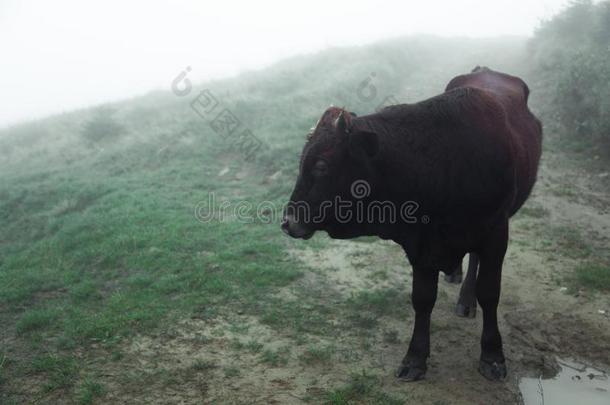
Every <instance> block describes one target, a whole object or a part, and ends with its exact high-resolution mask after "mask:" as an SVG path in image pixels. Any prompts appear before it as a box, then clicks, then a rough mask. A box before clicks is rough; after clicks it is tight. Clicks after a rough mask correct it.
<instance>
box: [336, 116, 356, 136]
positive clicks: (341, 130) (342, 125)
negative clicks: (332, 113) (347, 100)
mask: <svg viewBox="0 0 610 405" xmlns="http://www.w3.org/2000/svg"><path fill="white" fill-rule="evenodd" d="M351 118H352V116H351V115H350V114H348V115H345V111H341V113H339V116H338V117H337V119H336V120H335V121H334V122H333V126H334V127H335V131H337V133H338V134H340V135H344V134H349V133H350V132H351V130H352V119H351Z"/></svg>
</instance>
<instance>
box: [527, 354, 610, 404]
mask: <svg viewBox="0 0 610 405" xmlns="http://www.w3.org/2000/svg"><path fill="white" fill-rule="evenodd" d="M557 362H558V363H559V365H560V366H561V371H559V373H558V374H557V375H556V376H555V377H554V378H549V379H537V378H522V379H521V381H520V382H519V389H520V390H521V395H522V396H523V402H524V403H525V405H545V404H546V405H564V404H565V405H574V404H578V405H598V404H599V405H608V404H610V379H609V378H608V375H607V374H606V373H604V372H603V371H601V370H597V369H595V368H592V367H588V366H586V365H584V364H581V363H578V362H575V361H573V360H563V359H557Z"/></svg>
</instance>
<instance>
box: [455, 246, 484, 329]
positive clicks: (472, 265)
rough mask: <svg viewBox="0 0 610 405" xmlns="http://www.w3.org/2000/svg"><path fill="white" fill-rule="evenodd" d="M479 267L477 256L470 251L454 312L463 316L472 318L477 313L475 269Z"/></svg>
mask: <svg viewBox="0 0 610 405" xmlns="http://www.w3.org/2000/svg"><path fill="white" fill-rule="evenodd" d="M478 267H479V256H478V255H477V254H476V253H470V257H469V259H468V272H467V273H466V278H465V279H464V282H463V283H462V288H461V289H460V297H459V298H458V302H457V305H456V306H455V313H456V314H457V315H458V316H462V317H464V318H474V317H475V316H476V313H477V295H476V286H477V270H478Z"/></svg>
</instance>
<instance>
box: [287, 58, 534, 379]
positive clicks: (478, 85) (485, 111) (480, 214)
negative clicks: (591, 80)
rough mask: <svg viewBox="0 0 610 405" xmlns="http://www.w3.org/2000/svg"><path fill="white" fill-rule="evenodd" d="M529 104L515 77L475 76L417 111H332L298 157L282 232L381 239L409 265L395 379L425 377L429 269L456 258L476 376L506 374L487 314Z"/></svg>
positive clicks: (527, 139)
mask: <svg viewBox="0 0 610 405" xmlns="http://www.w3.org/2000/svg"><path fill="white" fill-rule="evenodd" d="M528 95H529V90H528V87H527V85H526V84H525V83H524V82H523V80H521V79H519V78H517V77H514V76H509V75H507V74H503V73H498V72H494V71H492V70H489V69H487V68H478V67H477V68H476V69H475V70H474V71H473V72H472V73H470V74H466V75H462V76H458V77H456V78H454V79H453V80H452V81H451V82H450V83H449V85H448V86H447V89H446V91H445V92H444V93H443V94H440V95H438V96H436V97H433V98H430V99H428V100H425V101H422V102H419V103H416V104H403V105H396V106H390V107H386V108H385V109H383V110H382V111H380V112H379V113H375V114H370V115H366V116H362V117H356V116H355V115H354V114H353V113H350V112H348V111H346V110H344V109H341V108H336V107H331V108H329V109H327V110H326V111H325V112H324V114H323V115H322V117H321V118H320V120H319V122H318V124H317V125H316V127H315V129H314V131H313V132H312V133H311V134H310V137H309V140H308V142H307V143H306V144H305V146H304V148H303V153H302V156H301V161H300V173H299V176H298V179H297V182H296V186H295V188H294V191H293V193H292V195H291V197H290V202H289V204H288V206H287V207H286V210H285V212H284V219H283V222H282V229H283V231H284V232H286V233H287V234H288V235H290V236H292V237H295V238H302V239H308V238H310V237H311V236H312V235H313V234H314V233H315V231H318V230H324V231H326V232H327V233H328V234H329V235H330V237H332V238H342V239H345V238H354V237H358V236H364V235H376V236H379V237H381V238H383V239H391V240H393V241H395V242H396V243H398V244H399V245H400V246H402V247H403V249H404V251H405V252H406V255H407V257H408V259H409V262H410V263H411V266H412V267H413V286H412V293H411V299H412V303H413V307H414V309H415V325H414V329H413V335H412V337H411V343H410V344H409V349H408V352H407V354H406V356H405V357H404V359H403V360H402V365H401V366H400V367H399V369H398V371H397V376H398V377H400V378H402V379H404V380H406V381H414V380H418V379H420V378H422V377H423V376H424V375H425V372H426V360H427V358H428V356H429V354H430V315H431V313H432V308H433V307H434V303H435V301H436V295H437V283H438V277H439V271H443V272H445V273H446V274H451V273H453V272H454V271H455V269H457V268H459V266H460V264H461V260H462V258H463V257H464V255H465V254H466V253H471V259H472V260H471V265H470V266H469V267H470V268H471V270H473V271H469V274H468V275H467V276H466V280H465V281H464V284H463V288H462V291H461V294H460V303H462V304H464V303H466V304H468V305H470V306H472V305H474V307H476V303H475V296H476V300H478V303H479V305H480V306H481V308H482V310H483V332H482V336H481V357H480V362H479V371H480V372H481V374H483V376H485V377H486V378H488V379H490V380H497V379H500V378H504V377H505V376H506V365H505V360H504V354H503V350H502V338H501V336H500V332H499V330H498V323H497V306H498V301H499V297H500V280H501V272H502V263H503V261H504V255H505V252H506V248H507V243H508V222H509V218H510V217H511V216H512V215H513V214H514V213H515V212H516V211H517V210H518V209H519V208H520V207H521V205H522V204H523V203H524V201H525V200H526V199H527V197H528V195H529V194H530V191H531V189H532V187H533V185H534V182H535V181H536V173H537V168H538V161H539V159H540V152H541V142H542V126H541V124H540V121H538V119H537V118H536V117H535V116H534V115H533V114H532V113H531V112H530V110H529V109H528V107H527V99H528ZM371 207H374V208H371ZM392 209H394V213H393V214H394V215H392V212H391V211H392ZM477 264H478V275H477V274H476V270H477Z"/></svg>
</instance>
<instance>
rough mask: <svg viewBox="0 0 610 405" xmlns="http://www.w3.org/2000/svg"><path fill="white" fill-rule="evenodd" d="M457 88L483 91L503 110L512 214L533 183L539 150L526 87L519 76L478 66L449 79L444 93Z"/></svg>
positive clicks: (538, 131) (539, 136) (539, 140)
mask: <svg viewBox="0 0 610 405" xmlns="http://www.w3.org/2000/svg"><path fill="white" fill-rule="evenodd" d="M459 87H474V88H477V89H481V90H485V91H486V92H488V93H489V94H491V95H492V96H493V97H494V98H495V99H496V100H497V101H498V102H499V103H500V104H501V105H502V106H503V108H504V110H505V113H506V117H507V121H508V126H509V128H510V131H509V133H510V135H511V137H512V139H511V143H512V145H513V149H514V157H515V184H516V193H515V200H514V202H513V204H512V207H511V212H510V215H513V214H514V213H515V212H517V210H518V209H519V208H520V207H521V206H522V205H523V203H524V202H525V200H526V199H527V197H528V196H529V194H530V192H531V190H532V188H533V186H534V183H535V182H536V176H537V171H538V162H539V160H540V154H541V148H542V125H541V123H540V121H539V120H538V119H537V118H536V117H535V116H534V114H532V112H531V111H530V110H529V108H528V106H527V101H528V97H529V88H528V87H527V85H526V84H525V82H524V81H523V80H521V79H520V78H518V77H515V76H510V75H507V74H504V73H499V72H495V71H493V70H491V69H488V68H480V67H477V68H475V69H474V70H473V71H472V73H469V74H466V75H461V76H457V77H456V78H454V79H453V80H451V82H449V84H448V85H447V88H446V91H450V90H454V89H456V88H459Z"/></svg>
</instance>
